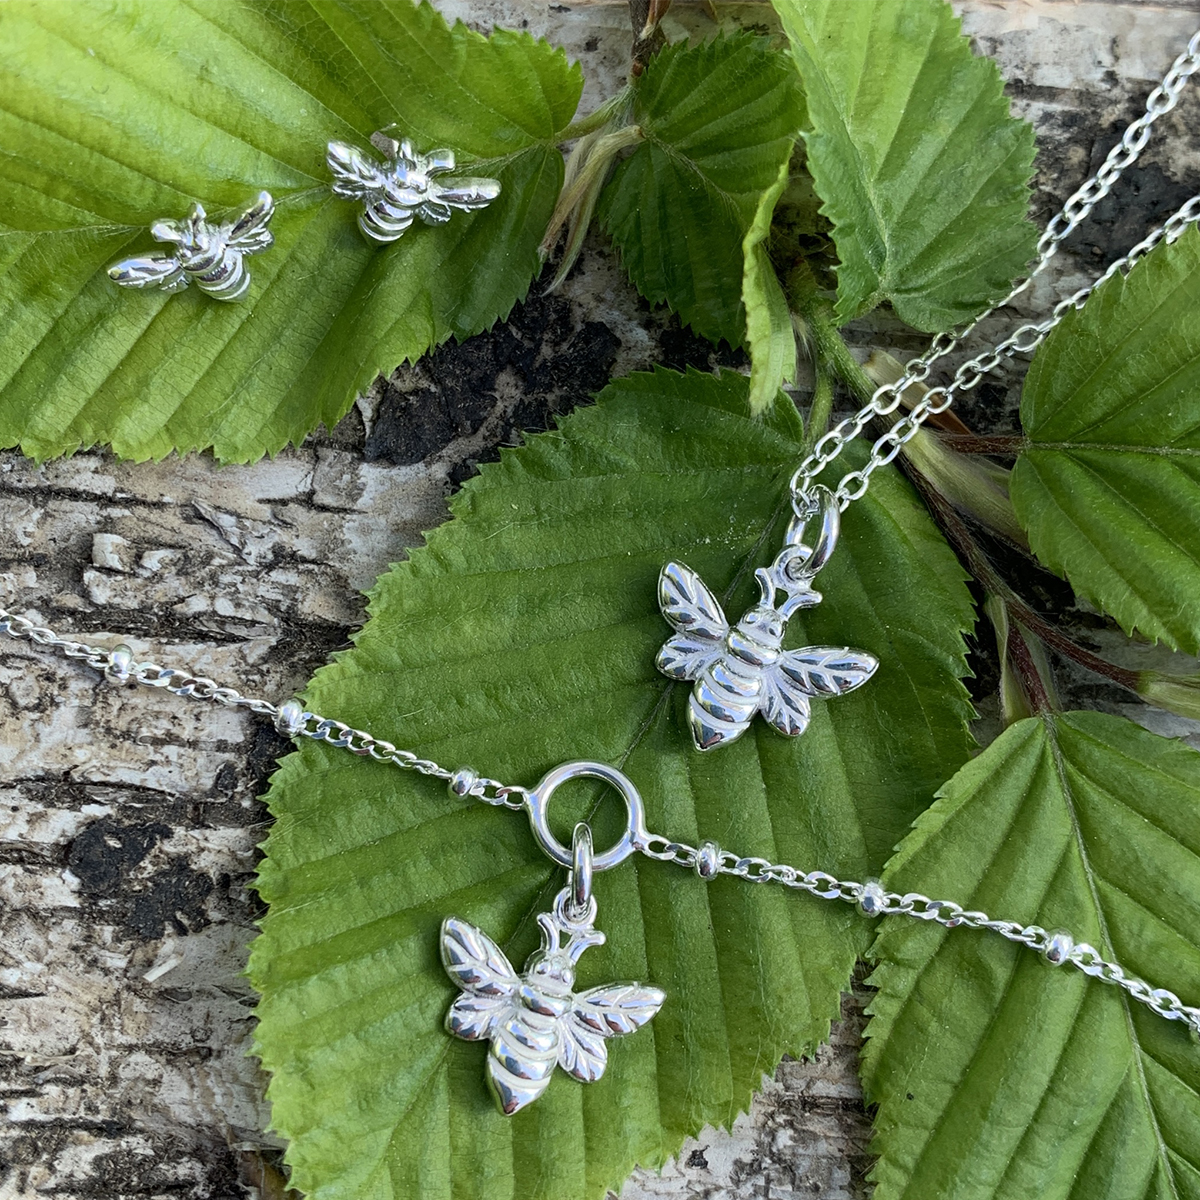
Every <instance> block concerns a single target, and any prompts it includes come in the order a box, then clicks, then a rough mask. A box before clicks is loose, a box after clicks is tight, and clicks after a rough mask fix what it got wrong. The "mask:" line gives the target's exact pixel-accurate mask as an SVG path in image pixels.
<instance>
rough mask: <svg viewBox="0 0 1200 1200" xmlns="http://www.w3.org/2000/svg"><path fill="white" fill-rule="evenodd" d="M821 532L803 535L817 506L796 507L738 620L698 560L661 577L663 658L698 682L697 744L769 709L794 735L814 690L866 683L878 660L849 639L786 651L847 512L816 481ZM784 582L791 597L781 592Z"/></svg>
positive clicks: (707, 743) (729, 733)
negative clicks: (790, 625)
mask: <svg viewBox="0 0 1200 1200" xmlns="http://www.w3.org/2000/svg"><path fill="white" fill-rule="evenodd" d="M814 491H815V492H816V494H817V504H818V510H819V512H820V516H821V531H820V534H819V536H818V538H817V544H816V546H814V547H812V548H810V547H808V546H806V545H804V543H803V540H802V539H803V532H804V525H805V522H806V521H807V520H808V519H809V518H810V517H811V515H812V514H811V513H810V512H807V511H802V510H798V511H797V515H796V516H795V517H794V518H793V520H792V522H791V524H790V525H789V527H788V533H787V537H786V539H785V541H786V544H785V545H784V548H783V549H782V550H781V551H780V552H779V554H778V555H777V557H776V559H775V561H774V562H773V563H772V564H771V566H770V567H769V568H766V567H759V569H758V570H757V571H755V573H754V574H755V578H756V579H757V580H758V585H759V589H760V591H761V599H760V601H759V603H758V604H756V605H755V606H754V607H753V608H751V609H750V610H749V611H748V612H747V613H746V614H745V616H743V617H742V619H741V620H740V621H738V623H737V624H736V625H734V626H730V624H729V621H728V620H727V619H726V616H725V613H724V611H723V610H722V608H721V605H720V602H719V601H718V600H717V598H716V597H715V596H714V595H713V594H712V592H711V591H709V589H708V588H707V587H706V586H705V585H704V581H703V580H702V579H701V578H700V576H699V575H697V574H696V572H695V571H693V570H692V569H691V568H690V567H685V566H684V565H683V564H682V563H675V562H670V563H667V565H666V566H665V567H663V569H662V574H661V575H660V576H659V581H658V603H659V607H660V608H661V609H662V614H663V616H664V617H666V619H667V621H668V622H669V624H670V625H671V627H672V628H673V629H674V630H675V631H676V632H675V633H673V634H672V635H671V636H670V637H669V638H668V639H667V640H666V642H665V643H664V644H663V647H662V649H661V650H660V651H659V652H658V657H657V659H656V660H655V665H656V666H657V667H658V669H659V670H660V671H661V672H662V673H663V674H664V675H666V676H667V677H668V678H670V679H679V680H688V681H692V680H694V681H695V687H694V688H693V689H692V694H691V696H690V698H689V700H688V725H689V727H690V728H691V731H692V740H693V741H694V742H695V745H696V749H697V750H713V749H715V748H716V747H717V746H725V745H728V744H729V743H730V742H733V741H736V740H737V739H738V738H739V737H741V736H742V734H743V733H745V732H746V730H747V729H748V728H749V727H750V723H751V721H753V720H754V718H755V716H756V715H757V714H759V713H761V714H762V715H763V716H764V717H765V718H766V719H767V721H768V723H769V724H771V725H773V726H774V727H775V728H776V729H777V730H779V732H780V733H783V734H786V735H787V736H788V737H796V736H798V735H799V734H801V733H803V732H804V730H805V729H806V728H807V727H808V721H809V716H810V707H811V706H810V704H809V701H810V699H811V698H814V697H819V698H829V697H833V696H842V695H845V694H846V693H847V692H851V691H853V690H854V689H855V688H857V687H861V686H862V685H863V684H864V683H866V681H867V680H868V679H870V678H871V676H872V675H873V674H874V673H875V670H876V668H877V667H878V666H879V663H878V661H877V660H876V659H875V658H874V657H873V656H872V655H870V654H867V653H866V652H865V651H862V650H851V649H850V648H849V647H848V646H840V647H834V646H805V647H804V648H803V649H800V650H784V649H783V634H784V629H785V627H786V625H787V621H788V618H789V617H790V616H791V615H792V614H793V613H794V612H796V611H797V610H798V609H801V608H811V607H813V606H814V605H816V604H819V603H820V602H821V594H820V592H817V591H814V590H813V587H812V580H813V576H815V575H816V573H817V572H818V571H819V570H820V569H821V568H822V567H823V566H824V565H825V563H826V562H828V560H829V556H830V555H831V554H832V553H833V548H834V545H835V544H836V542H837V535H838V525H839V514H838V508H837V504H836V502H835V501H834V500H833V498H832V496H830V494H829V492H828V491H827V490H826V489H825V488H820V487H818V488H815V489H814ZM780 591H782V592H783V593H784V594H785V597H786V598H785V599H784V600H783V601H782V603H778V602H777V601H776V598H775V597H776V593H777V592H780Z"/></svg>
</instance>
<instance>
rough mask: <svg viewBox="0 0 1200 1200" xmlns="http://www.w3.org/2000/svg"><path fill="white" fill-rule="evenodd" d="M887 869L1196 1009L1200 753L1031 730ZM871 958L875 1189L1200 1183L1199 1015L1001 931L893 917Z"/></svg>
mask: <svg viewBox="0 0 1200 1200" xmlns="http://www.w3.org/2000/svg"><path fill="white" fill-rule="evenodd" d="M884 878H885V882H886V884H887V886H888V887H889V888H891V889H894V890H899V891H901V892H904V891H907V890H910V889H911V890H914V891H919V892H922V893H924V894H925V895H929V896H935V897H938V898H941V897H948V898H951V899H954V900H956V901H958V902H959V903H960V904H962V905H963V906H964V907H966V908H970V909H981V910H983V911H985V912H987V913H988V914H989V915H991V916H993V917H998V918H1004V919H1010V920H1016V921H1020V922H1022V923H1028V922H1032V921H1036V922H1037V923H1038V924H1039V925H1041V926H1043V927H1044V928H1046V929H1048V930H1057V929H1063V930H1068V931H1070V932H1071V933H1072V934H1073V935H1074V936H1075V938H1076V940H1077V941H1086V942H1087V943H1088V944H1090V945H1091V946H1093V947H1095V948H1096V949H1097V950H1098V951H1099V952H1100V953H1101V954H1102V955H1103V956H1104V957H1105V958H1108V959H1113V958H1115V959H1116V960H1117V961H1119V962H1120V963H1121V964H1122V965H1123V966H1124V967H1125V968H1126V969H1127V970H1128V971H1129V972H1131V973H1133V974H1134V975H1137V976H1139V977H1140V978H1142V979H1144V980H1147V981H1148V982H1150V983H1151V985H1152V986H1155V987H1168V988H1171V989H1172V990H1173V991H1175V992H1177V993H1178V994H1179V995H1180V996H1181V997H1182V998H1183V1000H1184V1002H1185V1003H1191V1004H1195V1003H1196V1002H1197V1001H1200V937H1198V936H1197V930H1198V929H1200V755H1198V754H1196V752H1195V751H1193V750H1190V749H1188V748H1187V747H1186V746H1185V745H1183V744H1182V743H1180V742H1175V741H1168V740H1167V739H1165V738H1160V737H1157V736H1155V735H1154V734H1151V733H1147V732H1146V731H1145V730H1144V729H1141V728H1139V727H1138V726H1136V725H1134V724H1132V723H1131V722H1129V721H1125V720H1122V719H1119V718H1116V717H1110V716H1105V715H1102V714H1100V713H1068V714H1066V715H1065V716H1055V717H1047V718H1045V719H1041V718H1036V717H1033V718H1029V719H1027V720H1024V721H1021V722H1019V723H1017V724H1015V725H1013V726H1012V727H1010V728H1009V729H1007V730H1006V731H1005V732H1004V734H1002V735H1001V737H1000V738H998V739H997V740H996V741H995V742H994V743H993V744H992V745H991V746H989V747H988V749H987V750H985V751H984V752H983V754H981V755H980V756H979V757H978V758H977V759H975V760H974V761H973V762H971V763H970V764H968V765H967V766H966V767H964V768H963V769H962V770H961V771H960V772H959V773H958V775H957V776H955V778H954V779H952V780H951V781H950V783H949V784H947V785H946V787H945V789H944V790H943V792H942V794H941V797H940V799H939V800H938V801H937V803H936V804H934V806H933V807H932V808H931V809H930V810H929V811H928V812H927V813H925V814H924V815H923V816H922V817H921V818H920V820H919V821H918V822H917V825H916V828H915V829H914V830H913V832H912V833H911V834H910V835H909V836H908V837H907V838H906V839H905V840H904V843H903V845H902V846H901V848H900V852H899V854H897V856H896V857H895V858H894V859H893V860H892V861H891V862H890V863H889V864H888V868H887V872H886V874H885V877H884ZM873 953H874V954H875V955H876V956H877V957H878V958H879V959H880V960H881V961H882V965H881V966H880V967H879V968H878V969H877V970H876V971H875V973H874V974H873V975H872V977H871V983H872V984H874V986H876V987H877V988H878V989H879V991H878V994H877V996H876V997H875V999H874V1001H873V1002H872V1004H871V1010H870V1011H871V1012H872V1013H873V1019H872V1021H871V1023H870V1025H869V1027H868V1030H867V1033H868V1042H867V1049H866V1055H865V1058H864V1072H865V1074H864V1079H865V1082H866V1086H867V1089H868V1093H869V1095H870V1097H871V1098H872V1099H873V1100H874V1101H875V1102H876V1103H877V1104H878V1105H879V1112H878V1116H877V1119H876V1128H877V1135H876V1142H875V1150H876V1153H878V1154H879V1156H880V1158H879V1163H878V1165H877V1167H876V1169H875V1176H874V1177H875V1179H876V1180H877V1182H878V1187H877V1188H876V1191H875V1198H876V1200H898V1198H899V1197H905V1198H906V1200H918V1198H920V1200H925V1198H926V1197H932V1196H936V1197H937V1198H938V1200H968V1198H969V1200H1001V1198H1002V1197H1003V1198H1011V1200H1018V1198H1020V1200H1026V1198H1027V1197H1030V1196H1037V1197H1039V1200H1068V1198H1069V1200H1143V1198H1144V1200H1150V1198H1152V1197H1153V1198H1155V1200H1185V1198H1194V1197H1196V1196H1197V1195H1200V1056H1198V1055H1197V1053H1196V1047H1195V1045H1194V1043H1193V1041H1192V1039H1191V1038H1190V1036H1189V1034H1188V1032H1187V1029H1186V1027H1185V1026H1183V1025H1182V1024H1179V1023H1175V1022H1170V1023H1168V1022H1167V1021H1165V1020H1163V1018H1162V1017H1160V1016H1157V1015H1155V1014H1154V1013H1152V1012H1150V1010H1149V1009H1147V1008H1146V1007H1145V1006H1143V1005H1141V1004H1138V1003H1136V1002H1135V1001H1133V1000H1132V999H1130V998H1129V997H1128V996H1127V995H1126V994H1125V993H1124V992H1122V991H1119V990H1118V989H1117V988H1115V987H1113V986H1106V985H1105V984H1102V983H1100V982H1098V981H1096V980H1092V979H1089V978H1088V977H1087V976H1085V975H1084V974H1082V972H1080V971H1078V970H1076V969H1075V968H1074V967H1071V966H1063V967H1060V968H1057V969H1054V968H1051V967H1049V966H1048V965H1047V964H1045V963H1044V962H1042V961H1041V960H1040V958H1039V957H1038V955H1036V954H1034V953H1033V952H1032V951H1030V950H1028V949H1026V948H1025V947H1023V946H1018V945H1014V944H1013V943H1011V942H1006V941H1003V940H1002V939H1001V938H999V937H997V936H995V935H994V934H991V933H986V932H975V931H970V930H947V929H944V928H942V927H940V926H935V927H932V928H931V927H929V926H924V925H921V924H920V923H919V922H916V921H912V920H906V919H904V918H893V919H892V920H891V921H890V922H889V923H888V924H887V925H885V927H884V931H883V932H882V934H881V935H880V937H879V939H878V940H877V942H876V944H875V949H874V951H873Z"/></svg>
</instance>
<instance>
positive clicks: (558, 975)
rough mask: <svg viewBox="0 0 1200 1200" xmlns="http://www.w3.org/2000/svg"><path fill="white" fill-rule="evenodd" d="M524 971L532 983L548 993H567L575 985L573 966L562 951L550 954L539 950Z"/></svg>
mask: <svg viewBox="0 0 1200 1200" xmlns="http://www.w3.org/2000/svg"><path fill="white" fill-rule="evenodd" d="M526 971H527V973H528V975H529V977H530V979H531V980H532V981H533V982H536V983H537V984H539V985H540V986H541V987H543V988H545V989H546V991H549V992H556V991H566V992H569V991H570V990H571V988H572V987H574V985H575V964H574V963H573V962H571V959H570V957H569V956H568V955H567V954H566V953H565V952H564V951H562V950H559V951H556V952H554V953H551V954H546V953H545V952H544V951H541V950H539V951H538V952H537V953H536V954H535V955H534V956H533V958H531V959H530V961H529V963H528V964H527V965H526Z"/></svg>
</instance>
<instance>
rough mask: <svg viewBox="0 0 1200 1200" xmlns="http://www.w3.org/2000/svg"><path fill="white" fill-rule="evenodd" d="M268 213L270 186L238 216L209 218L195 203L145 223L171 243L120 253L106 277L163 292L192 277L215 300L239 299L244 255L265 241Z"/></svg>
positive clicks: (246, 283) (244, 285) (244, 287)
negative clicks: (184, 212) (139, 253)
mask: <svg viewBox="0 0 1200 1200" xmlns="http://www.w3.org/2000/svg"><path fill="white" fill-rule="evenodd" d="M274 213H275V204H274V201H273V200H272V199H271V194H270V192H259V193H258V197H257V198H256V199H255V201H254V203H253V204H252V205H250V207H249V208H248V209H246V211H245V212H244V213H242V215H241V216H240V217H237V218H235V219H234V220H231V221H225V222H222V223H213V222H211V221H209V220H208V216H207V214H206V213H205V211H204V206H203V205H201V204H195V205H193V206H192V211H191V213H190V214H189V215H188V216H187V217H186V218H185V219H184V220H182V221H167V220H162V221H155V222H154V224H153V225H151V226H150V233H151V236H152V237H153V238H154V239H155V240H156V241H159V242H171V243H173V244H174V247H175V248H174V249H173V250H169V251H162V252H161V253H158V254H147V255H144V256H143V257H141V258H126V259H122V260H121V261H120V262H117V263H113V265H112V266H111V267H109V268H108V274H109V278H111V279H113V280H115V281H116V282H117V283H119V284H120V285H121V286H122V287H130V288H159V289H161V290H162V291H164V292H181V291H183V289H184V288H186V287H187V286H188V284H189V283H194V284H195V285H196V286H197V287H198V288H199V289H200V290H201V291H202V292H207V293H208V294H209V295H210V296H213V297H215V298H216V299H217V300H240V299H241V298H242V297H243V296H244V295H245V294H246V292H247V291H248V290H249V288H250V272H249V271H248V270H247V269H246V263H245V259H246V257H247V255H250V254H261V253H262V252H263V251H264V250H266V249H268V248H269V247H270V246H271V244H272V242H273V241H274V238H272V236H271V231H270V230H269V229H268V228H267V225H268V224H269V223H270V220H271V217H272V216H273V215H274Z"/></svg>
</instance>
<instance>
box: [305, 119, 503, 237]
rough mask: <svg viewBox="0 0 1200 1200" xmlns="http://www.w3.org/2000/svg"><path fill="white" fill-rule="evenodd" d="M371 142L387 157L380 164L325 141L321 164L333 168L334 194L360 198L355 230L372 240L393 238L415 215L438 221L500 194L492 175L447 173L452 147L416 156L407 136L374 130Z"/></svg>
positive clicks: (450, 170)
mask: <svg viewBox="0 0 1200 1200" xmlns="http://www.w3.org/2000/svg"><path fill="white" fill-rule="evenodd" d="M371 141H372V143H373V144H374V145H375V146H376V147H377V148H378V149H380V150H382V151H383V152H384V154H385V155H386V156H387V162H386V163H384V164H380V163H378V162H376V161H375V160H374V159H373V158H371V157H370V156H369V155H367V154H364V153H363V152H362V151H361V150H359V149H358V147H357V146H351V145H349V144H348V143H346V142H330V143H329V146H328V149H327V152H326V156H325V157H326V162H328V164H329V169H330V170H331V171H332V172H333V194H334V195H335V196H343V197H345V198H346V199H349V200H361V201H363V211H362V212H361V213H360V214H359V217H358V224H359V228H360V229H361V230H362V231H363V233H364V234H366V236H367V237H369V238H370V239H371V240H372V241H373V242H382V243H385V244H386V243H387V242H394V241H395V240H396V239H397V238H398V237H400V236H401V234H403V233H404V232H405V231H406V230H407V229H408V228H409V226H411V225H412V223H413V221H415V220H416V219H417V218H418V217H419V218H420V219H421V220H422V221H424V222H425V223H426V224H427V225H443V224H445V222H447V221H449V220H450V216H451V211H452V210H453V209H460V210H462V211H464V212H467V211H470V210H471V209H475V208H484V207H485V206H486V205H488V204H490V203H491V202H492V201H493V200H495V198H496V197H497V196H498V195H499V194H500V184H499V182H498V181H497V180H495V179H483V178H474V177H469V176H461V175H458V176H455V175H452V173H453V171H454V164H455V159H454V151H453V150H433V151H431V152H430V153H429V154H421V153H419V152H418V151H416V150H414V149H413V145H412V143H411V142H410V141H408V140H407V139H404V140H402V141H399V142H398V141H396V140H395V139H394V138H391V137H388V136H387V135H386V134H384V133H377V134H375V136H374V137H373V138H372V139H371Z"/></svg>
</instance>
